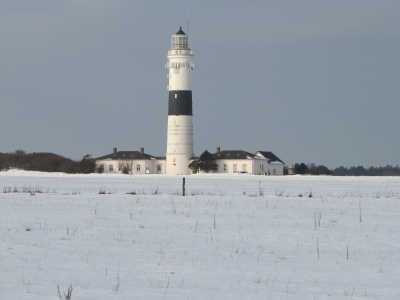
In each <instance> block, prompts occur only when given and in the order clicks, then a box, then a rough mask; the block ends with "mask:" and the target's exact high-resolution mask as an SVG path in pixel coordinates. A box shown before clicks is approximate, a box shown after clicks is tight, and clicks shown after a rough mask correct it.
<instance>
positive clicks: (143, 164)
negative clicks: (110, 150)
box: [96, 159, 165, 175]
mask: <svg viewBox="0 0 400 300" xmlns="http://www.w3.org/2000/svg"><path fill="white" fill-rule="evenodd" d="M121 161H122V160H112V159H105V160H98V161H96V168H98V167H99V166H100V165H104V173H115V174H121V173H122V171H119V170H118V164H119V163H120V162H121ZM127 162H128V163H130V164H132V175H140V174H157V165H161V173H160V174H165V160H156V159H151V160H147V159H141V160H139V159H138V160H130V161H127ZM110 165H112V169H113V170H112V171H110ZM138 165H139V167H138ZM146 170H148V172H146Z"/></svg>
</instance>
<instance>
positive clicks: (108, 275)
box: [0, 170, 400, 300]
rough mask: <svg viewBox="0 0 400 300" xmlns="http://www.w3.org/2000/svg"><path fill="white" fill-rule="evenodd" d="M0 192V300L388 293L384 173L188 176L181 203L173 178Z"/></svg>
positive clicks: (75, 179) (82, 181) (15, 178)
mask: <svg viewBox="0 0 400 300" xmlns="http://www.w3.org/2000/svg"><path fill="white" fill-rule="evenodd" d="M0 188H1V189H2V190H0V192H1V193H0V196H1V202H0V218H1V219H0V238H1V244H0V253H1V260H0V299H59V298H60V297H59V294H58V288H59V291H60V294H61V295H62V297H63V298H64V293H67V290H68V287H69V286H70V285H71V286H72V287H73V290H72V296H71V299H96V300H98V299H253V298H259V299H378V298H379V299H400V268H399V266H400V214H399V213H400V178H398V177H397V178H396V177H350V178H347V177H313V176H285V177H272V176H271V177H266V176H251V175H231V176H228V175H227V176H224V175H196V176H187V177H186V193H187V196H186V197H183V196H181V193H182V177H181V176H164V175H158V176H156V175H154V176H123V175H103V174H101V175H99V174H93V175H67V174H61V173H57V174H54V173H53V174H51V173H40V172H25V171H16V170H12V171H8V172H0ZM100 191H102V192H105V194H100ZM300 195H301V196H300ZM309 196H312V197H309Z"/></svg>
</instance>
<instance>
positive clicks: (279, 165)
mask: <svg viewBox="0 0 400 300" xmlns="http://www.w3.org/2000/svg"><path fill="white" fill-rule="evenodd" d="M213 158H214V159H215V161H216V163H217V165H218V169H217V170H216V171H214V172H213V173H226V174H229V173H248V174H254V175H277V176H282V175H283V171H284V170H283V169H284V167H285V164H284V162H283V161H281V160H280V159H279V158H278V157H277V156H275V155H274V154H273V153H272V152H269V151H257V152H256V153H255V154H252V153H249V152H246V151H243V150H225V151H220V148H219V147H218V148H217V152H216V153H214V154H213Z"/></svg>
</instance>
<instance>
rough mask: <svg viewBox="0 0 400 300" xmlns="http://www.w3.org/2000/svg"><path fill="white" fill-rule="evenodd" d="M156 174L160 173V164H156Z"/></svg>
mask: <svg viewBox="0 0 400 300" xmlns="http://www.w3.org/2000/svg"><path fill="white" fill-rule="evenodd" d="M157 174H161V165H157Z"/></svg>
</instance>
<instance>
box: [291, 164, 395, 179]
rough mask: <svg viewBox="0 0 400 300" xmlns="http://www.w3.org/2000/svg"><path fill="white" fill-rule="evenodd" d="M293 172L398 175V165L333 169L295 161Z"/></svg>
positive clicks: (340, 174)
mask: <svg viewBox="0 0 400 300" xmlns="http://www.w3.org/2000/svg"><path fill="white" fill-rule="evenodd" d="M285 173H286V174H288V170H287V169H286V170H285ZM294 173H295V174H309V175H332V176H400V167H399V165H397V166H395V167H394V166H391V165H386V166H385V167H369V168H368V169H367V168H364V167H363V166H358V167H350V168H347V167H343V166H341V167H338V168H335V169H331V170H329V169H328V168H327V167H326V166H324V165H319V166H317V165H315V164H305V163H301V164H298V163H296V164H295V165H294Z"/></svg>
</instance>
